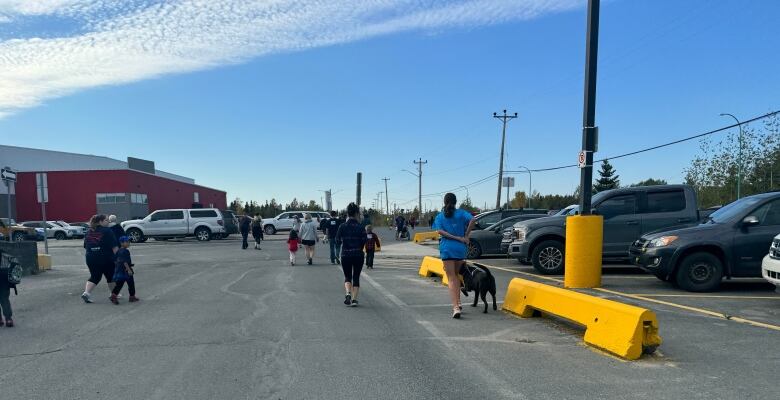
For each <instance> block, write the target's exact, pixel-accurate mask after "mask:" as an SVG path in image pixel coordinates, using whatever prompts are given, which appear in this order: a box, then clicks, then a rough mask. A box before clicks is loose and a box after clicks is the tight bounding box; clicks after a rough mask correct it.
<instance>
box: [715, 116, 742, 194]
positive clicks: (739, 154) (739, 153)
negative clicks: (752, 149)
mask: <svg viewBox="0 0 780 400" xmlns="http://www.w3.org/2000/svg"><path fill="white" fill-rule="evenodd" d="M720 116H721V117H726V116H728V117H731V118H734V121H737V125H738V126H739V136H738V139H737V146H738V147H739V149H738V150H737V200H739V199H740V197H741V194H742V193H741V188H742V123H741V122H739V120H738V119H737V117H735V116H734V115H732V114H729V113H721V114H720Z"/></svg>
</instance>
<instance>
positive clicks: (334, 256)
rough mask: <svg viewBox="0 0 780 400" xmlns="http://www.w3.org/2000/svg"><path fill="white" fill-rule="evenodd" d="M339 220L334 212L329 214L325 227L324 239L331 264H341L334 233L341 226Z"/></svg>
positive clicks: (339, 249) (338, 247)
mask: <svg viewBox="0 0 780 400" xmlns="http://www.w3.org/2000/svg"><path fill="white" fill-rule="evenodd" d="M341 223H342V221H341V219H339V218H338V214H336V212H335V211H331V212H330V218H328V219H327V222H326V225H325V237H326V238H327V239H328V244H329V245H330V263H331V264H336V263H338V264H341V259H339V253H340V251H341V248H340V246H339V243H338V242H336V233H337V232H338V230H339V226H341Z"/></svg>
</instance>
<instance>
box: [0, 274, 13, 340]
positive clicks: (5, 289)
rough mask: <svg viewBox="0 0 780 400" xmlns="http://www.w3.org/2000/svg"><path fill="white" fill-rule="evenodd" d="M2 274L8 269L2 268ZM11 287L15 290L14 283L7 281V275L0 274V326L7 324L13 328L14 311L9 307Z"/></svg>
mask: <svg viewBox="0 0 780 400" xmlns="http://www.w3.org/2000/svg"><path fill="white" fill-rule="evenodd" d="M0 271H2V272H3V273H4V274H7V273H8V269H5V268H3V269H2V270H0ZM11 289H14V291H15V290H16V285H11V283H10V282H8V276H7V275H6V276H0V311H2V312H0V314H2V315H0V326H3V325H5V326H7V327H9V328H13V326H14V320H13V316H14V312H13V310H12V309H11Z"/></svg>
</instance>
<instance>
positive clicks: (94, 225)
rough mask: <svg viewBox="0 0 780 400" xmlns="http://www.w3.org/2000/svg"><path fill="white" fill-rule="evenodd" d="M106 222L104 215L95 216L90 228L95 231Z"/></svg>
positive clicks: (91, 220)
mask: <svg viewBox="0 0 780 400" xmlns="http://www.w3.org/2000/svg"><path fill="white" fill-rule="evenodd" d="M105 220H106V216H105V215H103V214H97V215H93V216H92V218H90V219H89V228H90V229H92V230H93V231H94V230H95V229H97V228H98V227H99V226H100V223H101V222H103V221H105Z"/></svg>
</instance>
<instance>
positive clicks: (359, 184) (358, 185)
mask: <svg viewBox="0 0 780 400" xmlns="http://www.w3.org/2000/svg"><path fill="white" fill-rule="evenodd" d="M362 181H363V174H362V173H360V172H358V173H357V196H356V197H357V199H356V200H357V205H358V206H360V194H361V190H362V187H361V182H362Z"/></svg>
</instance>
